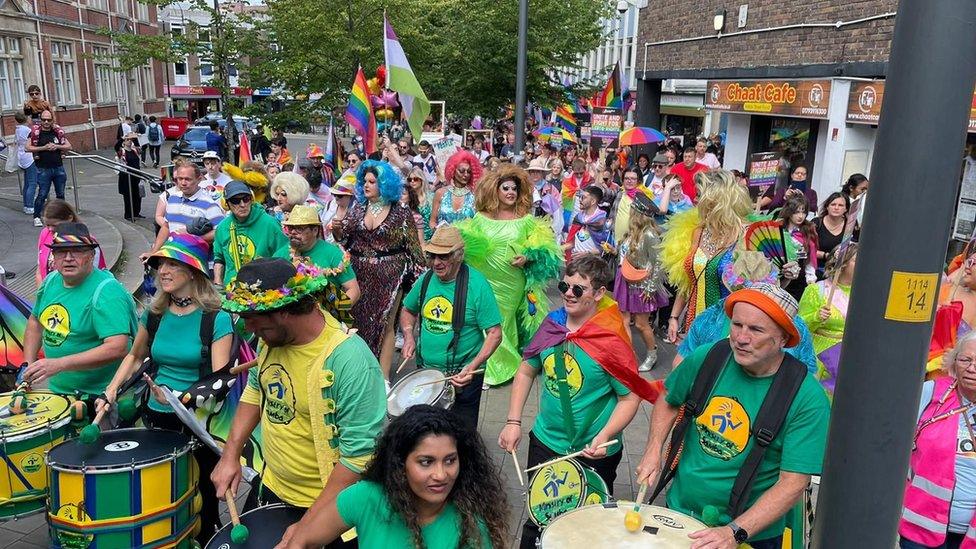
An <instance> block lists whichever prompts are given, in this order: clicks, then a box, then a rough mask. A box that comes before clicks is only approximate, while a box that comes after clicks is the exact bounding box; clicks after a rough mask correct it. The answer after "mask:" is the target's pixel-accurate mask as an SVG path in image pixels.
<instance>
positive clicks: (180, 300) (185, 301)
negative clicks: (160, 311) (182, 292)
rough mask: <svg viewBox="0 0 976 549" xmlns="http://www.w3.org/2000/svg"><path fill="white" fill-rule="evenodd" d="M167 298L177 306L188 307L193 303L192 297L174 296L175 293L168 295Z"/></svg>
mask: <svg viewBox="0 0 976 549" xmlns="http://www.w3.org/2000/svg"><path fill="white" fill-rule="evenodd" d="M169 300H170V301H171V302H172V303H173V305H176V306H177V307H189V306H190V305H191V304H192V303H193V298H192V297H190V296H187V297H176V296H175V295H170V296H169Z"/></svg>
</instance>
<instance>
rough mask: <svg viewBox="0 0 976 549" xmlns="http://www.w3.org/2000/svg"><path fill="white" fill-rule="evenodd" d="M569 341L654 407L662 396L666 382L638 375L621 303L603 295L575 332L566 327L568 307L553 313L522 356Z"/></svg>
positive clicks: (530, 355) (536, 353) (532, 355)
mask: <svg viewBox="0 0 976 549" xmlns="http://www.w3.org/2000/svg"><path fill="white" fill-rule="evenodd" d="M566 341H569V342H572V343H574V344H576V345H578V346H579V347H580V348H581V349H583V351H584V352H586V354H588V355H590V358H592V359H593V360H594V361H595V362H596V363H597V364H599V365H600V366H601V367H602V368H603V369H604V370H606V372H607V373H608V374H610V375H611V376H613V377H614V379H616V380H617V381H619V382H620V383H622V384H623V385H624V386H625V387H627V388H628V389H630V390H631V391H633V392H634V393H637V395H639V396H640V397H641V398H642V399H644V400H646V401H648V402H650V403H652V404H653V403H654V402H655V401H657V399H658V397H659V396H660V395H661V391H662V386H663V383H662V382H661V381H660V380H658V381H655V382H653V383H652V382H649V381H647V380H646V379H644V378H642V377H641V376H640V374H638V373H637V357H636V356H635V355H634V348H633V345H632V344H631V341H630V332H629V331H628V330H627V326H626V325H624V320H623V317H622V316H621V315H620V308H619V307H618V306H617V302H616V301H614V300H613V299H612V298H610V296H606V295H605V296H603V299H601V300H600V302H599V303H598V304H597V313H596V314H595V315H593V317H592V318H590V319H589V320H587V321H586V323H585V324H583V325H582V326H580V328H579V329H578V330H576V331H575V332H570V331H569V329H568V328H566V309H565V308H564V307H560V308H559V309H557V310H555V311H553V312H551V313H549V315H548V316H546V319H545V320H544V321H543V322H542V325H541V326H539V330H538V331H536V333H535V336H533V338H532V341H530V342H529V344H528V345H527V346H526V347H525V351H524V352H523V353H522V357H523V358H526V359H528V358H531V357H534V356H537V355H538V354H539V353H541V352H542V351H543V349H547V348H549V347H555V346H556V345H559V344H561V343H563V342H566Z"/></svg>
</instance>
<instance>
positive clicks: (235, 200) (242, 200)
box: [227, 194, 251, 206]
mask: <svg viewBox="0 0 976 549" xmlns="http://www.w3.org/2000/svg"><path fill="white" fill-rule="evenodd" d="M250 201H251V197H250V196H247V195H246V194H243V195H240V196H235V197H234V198H228V199H227V202H230V203H231V204H233V205H235V206H237V205H239V204H247V203H248V202H250Z"/></svg>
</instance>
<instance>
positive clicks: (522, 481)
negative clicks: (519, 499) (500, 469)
mask: <svg viewBox="0 0 976 549" xmlns="http://www.w3.org/2000/svg"><path fill="white" fill-rule="evenodd" d="M510 453H511V454H512V461H513V462H515V473H516V474H517V475H518V479H519V484H521V485H522V487H523V488H524V487H525V479H524V478H522V470H521V469H519V464H518V456H517V455H515V449H514V448H512V450H511V452H510Z"/></svg>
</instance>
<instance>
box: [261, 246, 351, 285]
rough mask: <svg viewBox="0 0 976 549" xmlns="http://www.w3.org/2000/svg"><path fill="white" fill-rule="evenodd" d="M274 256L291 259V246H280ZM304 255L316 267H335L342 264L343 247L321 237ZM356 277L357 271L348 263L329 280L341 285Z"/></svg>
mask: <svg viewBox="0 0 976 549" xmlns="http://www.w3.org/2000/svg"><path fill="white" fill-rule="evenodd" d="M274 256H275V257H280V258H282V259H287V260H289V261H291V246H284V247H282V248H280V249H279V250H278V251H277V252H275V254H274ZM302 256H303V257H306V258H308V260H309V261H310V262H311V263H312V264H313V265H315V266H316V267H321V268H323V269H334V268H336V267H338V266H339V265H341V264H342V248H340V247H338V246H336V245H335V244H333V243H331V242H326V241H325V240H322V239H319V240H318V241H317V242H316V243H315V245H314V246H312V249H311V250H309V251H308V252H306V253H304V254H302ZM354 278H356V273H355V271H353V270H352V265H346V268H345V269H343V270H342V272H341V273H339V274H337V275H334V276H329V277H328V279H329V282H331V283H333V284H335V285H336V286H340V287H341V286H342V285H343V284H345V283H346V282H349V281H350V280H353V279H354Z"/></svg>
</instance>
